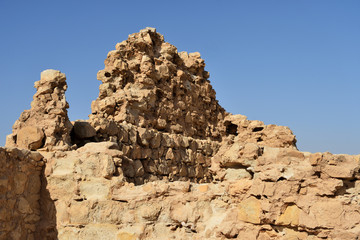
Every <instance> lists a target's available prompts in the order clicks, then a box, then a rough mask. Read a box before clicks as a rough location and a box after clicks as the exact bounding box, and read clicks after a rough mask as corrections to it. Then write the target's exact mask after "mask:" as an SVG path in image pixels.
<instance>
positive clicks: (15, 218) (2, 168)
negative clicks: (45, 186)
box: [0, 147, 44, 240]
mask: <svg viewBox="0 0 360 240" xmlns="http://www.w3.org/2000/svg"><path fill="white" fill-rule="evenodd" d="M42 159H43V157H42V155H41V154H39V153H37V152H31V151H28V150H24V149H17V148H1V147H0V239H4V240H5V239H14V240H15V239H19V240H20V239H21V240H22V239H28V240H30V239H35V238H34V234H35V231H36V226H37V224H38V222H39V220H40V205H39V199H40V187H41V180H40V175H41V170H42V168H43V166H44V162H43V160H42Z"/></svg>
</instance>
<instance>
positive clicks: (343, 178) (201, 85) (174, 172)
mask: <svg viewBox="0 0 360 240" xmlns="http://www.w3.org/2000/svg"><path fill="white" fill-rule="evenodd" d="M204 67H205V63H204V61H203V60H202V59H201V58H200V54H199V53H190V54H188V53H185V52H181V53H178V52H177V49H176V48H175V47H174V46H172V45H171V44H169V43H167V42H165V41H164V38H163V36H162V35H161V34H159V33H157V32H156V30H155V29H153V28H147V29H144V30H141V31H140V32H139V33H135V34H131V35H130V36H129V38H128V39H127V40H125V41H123V42H121V43H118V44H117V45H116V50H114V51H111V52H110V53H109V54H108V57H107V58H106V60H105V69H104V70H101V71H99V73H98V79H99V80H100V81H102V84H101V85H100V94H99V97H98V99H96V100H95V101H94V102H93V103H92V114H91V115H90V119H89V120H79V121H75V122H73V125H74V127H73V129H72V124H71V123H70V122H69V120H68V117H67V114H66V108H67V107H68V105H67V103H66V101H65V97H64V92H65V90H66V82H65V75H64V74H62V73H60V72H59V71H55V70H46V71H44V72H43V73H42V75H41V80H40V81H39V82H37V83H35V86H36V88H37V93H36V94H35V96H34V101H33V103H32V108H31V110H27V111H24V113H22V115H21V117H20V119H19V120H18V121H17V122H16V123H15V124H14V127H13V134H12V135H10V136H9V137H8V139H7V140H8V141H7V146H16V147H19V148H27V149H31V150H36V149H37V152H34V151H32V152H31V151H29V150H24V149H22V150H20V149H17V148H6V149H2V148H0V163H1V164H0V173H2V174H1V175H0V192H1V193H3V194H2V195H1V196H0V201H1V204H0V213H1V214H0V230H1V231H0V239H105V240H106V239H246V240H248V239H259V240H260V239H261V240H265V239H279V240H280V239H318V240H319V239H359V238H360V197H359V194H360V171H359V170H360V155H357V156H350V155H345V154H340V155H333V154H331V153H308V152H300V151H298V149H297V148H296V138H295V135H294V134H293V133H292V132H291V130H290V129H289V128H287V127H282V126H276V125H265V124H264V123H263V122H261V121H252V120H248V119H247V118H246V116H243V115H231V114H229V113H226V112H225V110H224V109H223V108H221V106H219V104H218V102H217V100H216V98H215V91H214V90H213V89H212V87H211V85H210V82H209V80H208V77H209V73H207V72H206V71H205V70H204ZM61 146H63V147H61ZM64 146H65V147H64ZM70 146H71V147H70ZM43 158H44V160H42V159H43ZM19 160H21V161H19ZM45 161H46V165H45V166H44V162H45ZM41 170H43V175H40V171H41ZM39 179H40V180H39ZM30 182H31V183H32V184H30Z"/></svg>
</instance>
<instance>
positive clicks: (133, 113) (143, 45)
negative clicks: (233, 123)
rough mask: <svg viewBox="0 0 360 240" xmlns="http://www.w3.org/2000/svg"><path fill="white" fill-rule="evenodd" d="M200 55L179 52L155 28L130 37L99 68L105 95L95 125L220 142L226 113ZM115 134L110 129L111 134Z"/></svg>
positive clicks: (94, 110) (100, 99)
mask: <svg viewBox="0 0 360 240" xmlns="http://www.w3.org/2000/svg"><path fill="white" fill-rule="evenodd" d="M204 67H205V63H204V60H203V59H201V58H200V54H199V53H190V54H188V53H186V52H180V53H178V52H177V49H176V47H175V46H173V45H171V44H169V43H167V42H165V41H164V37H163V36H162V35H161V34H159V33H157V32H156V30H155V29H153V28H147V29H144V30H141V31H140V32H139V33H134V34H131V35H129V38H128V39H127V40H125V41H123V42H121V43H118V44H117V45H116V50H114V51H111V52H109V53H108V56H107V58H106V60H105V69H104V70H101V71H99V72H98V75H97V77H98V79H99V80H100V81H102V84H101V85H100V93H99V97H98V99H96V100H95V101H94V102H93V103H92V105H91V108H92V114H91V115H90V121H91V124H92V125H93V126H94V127H95V129H96V130H97V131H98V132H99V133H100V134H101V137H102V138H103V139H108V136H109V133H105V132H104V130H105V129H106V128H108V127H110V126H111V125H114V124H117V123H121V122H123V121H125V122H126V123H130V124H133V125H135V126H137V127H142V128H150V129H156V130H159V131H163V132H167V133H172V134H175V133H176V134H182V135H183V136H188V137H193V138H198V139H206V138H211V139H214V140H220V139H221V136H220V131H219V128H218V123H219V121H221V120H222V119H223V117H224V116H225V111H224V109H223V108H222V107H221V106H220V105H219V104H218V102H217V100H216V99H215V91H214V90H213V88H212V87H211V84H210V82H209V80H208V78H209V73H208V72H206V71H205V70H204ZM110 134H111V133H110Z"/></svg>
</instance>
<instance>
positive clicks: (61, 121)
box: [6, 69, 72, 150]
mask: <svg viewBox="0 0 360 240" xmlns="http://www.w3.org/2000/svg"><path fill="white" fill-rule="evenodd" d="M34 86H35V88H36V89H37V92H36V93H35V95H34V100H33V101H32V103H31V109H30V110H25V111H24V112H22V113H21V115H20V118H19V119H18V120H17V121H16V122H15V123H14V126H13V133H12V134H10V135H9V136H7V138H6V147H19V148H25V149H30V150H36V149H39V148H47V149H50V148H56V147H57V148H64V149H67V148H68V147H69V146H70V145H71V140H70V131H71V129H72V124H71V123H70V121H69V118H68V115H67V110H66V109H67V108H68V107H69V105H68V103H67V102H66V99H65V91H66V89H67V84H66V77H65V74H63V73H61V72H60V71H57V70H52V69H48V70H45V71H43V72H42V73H41V79H40V80H39V81H37V82H35V84H34Z"/></svg>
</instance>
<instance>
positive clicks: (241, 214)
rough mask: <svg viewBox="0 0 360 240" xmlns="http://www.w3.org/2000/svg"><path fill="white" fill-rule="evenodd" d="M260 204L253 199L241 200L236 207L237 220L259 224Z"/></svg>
mask: <svg viewBox="0 0 360 240" xmlns="http://www.w3.org/2000/svg"><path fill="white" fill-rule="evenodd" d="M261 212H262V209H261V202H260V201H259V200H258V199H256V198H255V197H249V198H247V199H245V200H243V201H242V202H241V203H240V204H239V206H238V219H239V220H241V221H244V222H249V223H254V224H259V223H260V222H261Z"/></svg>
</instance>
